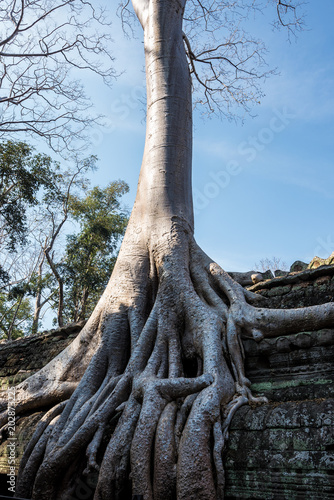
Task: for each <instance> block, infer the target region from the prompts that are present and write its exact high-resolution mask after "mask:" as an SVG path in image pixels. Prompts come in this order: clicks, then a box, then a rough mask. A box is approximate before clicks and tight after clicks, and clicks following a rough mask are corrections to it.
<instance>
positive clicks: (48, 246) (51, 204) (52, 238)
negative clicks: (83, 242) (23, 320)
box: [32, 155, 97, 333]
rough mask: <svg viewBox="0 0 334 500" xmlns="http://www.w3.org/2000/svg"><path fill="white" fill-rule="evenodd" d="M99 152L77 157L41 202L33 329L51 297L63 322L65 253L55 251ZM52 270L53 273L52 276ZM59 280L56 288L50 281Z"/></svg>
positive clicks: (58, 316) (58, 317)
mask: <svg viewBox="0 0 334 500" xmlns="http://www.w3.org/2000/svg"><path fill="white" fill-rule="evenodd" d="M96 161H97V158H96V156H93V155H92V156H90V157H88V158H85V159H84V160H79V159H76V163H75V166H74V167H71V168H68V169H67V170H65V171H63V172H59V173H58V174H57V176H56V178H55V180H54V182H53V184H52V189H47V190H46V191H45V193H44V196H43V198H42V200H41V203H40V211H39V215H38V216H37V220H38V219H39V221H40V224H41V226H42V230H41V231H40V232H39V235H38V240H39V243H40V249H41V260H40V262H39V267H38V272H37V283H36V288H35V290H36V305H35V312H34V322H33V329H32V330H33V333H34V332H35V331H37V328H38V321H39V315H40V311H41V308H42V307H43V305H45V304H46V303H47V302H49V301H50V299H53V301H54V300H55V297H56V303H57V323H58V325H59V326H63V325H64V318H63V308H64V276H63V272H62V261H63V253H62V252H60V254H59V252H57V251H56V248H55V247H56V246H57V245H56V244H57V242H58V241H59V239H60V238H61V236H62V232H63V230H64V227H65V225H66V223H67V221H68V220H69V218H70V217H71V210H70V203H71V200H72V197H73V194H74V193H75V191H76V190H79V191H84V190H86V188H87V179H86V177H85V174H86V173H87V172H88V171H89V170H95V168H96ZM44 263H47V264H48V267H49V270H48V271H47V272H46V273H45V272H44V274H43V265H44ZM50 271H51V273H52V277H51V276H50ZM52 278H53V279H52ZM52 283H56V289H57V291H56V289H55V288H54V287H53V286H50V284H52ZM46 286H48V288H50V293H49V294H48V295H47V296H46V297H44V298H43V299H42V291H43V289H44V288H45V287H46Z"/></svg>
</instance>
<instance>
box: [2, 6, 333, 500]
mask: <svg viewBox="0 0 334 500" xmlns="http://www.w3.org/2000/svg"><path fill="white" fill-rule="evenodd" d="M132 3H133V7H134V12H135V14H136V16H137V17H138V19H139V21H140V23H141V26H142V28H143V35H144V50H145V57H146V79H147V132H146V142H145V150H144V156H143V162H142V167H141V172H140V176H139V182H138V191H137V196H136V201H135V204H134V208H133V211H132V213H131V216H130V220H129V224H128V226H127V230H126V233H125V236H124V239H123V243H122V246H121V249H120V252H119V255H118V259H117V262H116V264H115V267H114V271H113V274H112V276H111V279H110V281H109V283H108V285H107V288H106V290H105V291H104V293H103V294H102V297H101V299H100V300H99V302H98V304H97V306H96V308H95V310H94V312H93V314H92V315H91V317H90V319H89V320H88V322H87V323H86V325H85V327H84V328H83V330H82V331H81V333H80V334H79V336H78V337H77V338H76V339H75V340H74V341H73V342H72V344H71V345H70V346H69V347H68V348H67V349H65V350H64V351H63V352H62V353H61V354H59V355H58V356H57V357H56V358H55V359H54V360H52V361H51V362H50V363H49V364H48V365H47V366H46V367H44V368H43V369H42V370H40V371H39V372H38V373H37V374H35V375H33V376H32V377H30V378H29V379H27V380H26V381H24V382H23V383H22V384H21V385H20V386H18V388H17V391H16V397H17V399H16V403H17V406H16V411H17V412H18V413H20V412H24V411H25V410H27V411H28V410H31V409H33V408H36V407H38V406H44V407H45V406H46V405H49V406H50V410H49V412H48V413H47V414H46V415H45V416H44V417H43V422H41V424H40V426H39V427H38V429H37V430H36V433H35V435H34V437H33V438H32V441H31V442H30V444H29V446H28V447H27V450H26V453H25V456H24V457H23V459H22V462H21V466H20V472H19V480H18V485H17V489H16V494H17V495H21V496H26V497H29V498H30V497H31V496H32V498H33V499H37V498H38V499H39V500H46V499H47V500H49V499H50V498H54V499H56V498H64V497H66V496H67V495H68V496H71V495H72V494H74V491H75V487H76V484H75V481H76V480H79V479H80V480H81V478H82V477H83V476H85V475H88V476H90V478H91V479H92V477H96V476H97V486H96V490H95V497H94V498H95V500H102V499H110V498H115V499H120V498H131V496H132V495H142V496H143V497H144V499H145V500H149V499H152V498H154V499H174V498H177V499H178V500H181V499H184V500H189V499H198V498H200V499H202V500H212V499H214V498H223V496H224V469H223V461H222V451H223V448H224V443H225V441H226V439H227V438H228V427H229V423H230V421H231V418H232V416H233V414H234V412H235V411H236V409H237V408H239V407H240V406H241V405H242V404H246V403H248V402H252V403H261V402H262V403H265V402H266V400H264V399H261V398H256V397H254V396H253V395H252V393H251V391H250V381H249V380H248V379H247V378H246V376H245V371H244V359H243V350H242V344H241V337H242V336H243V337H248V338H252V339H255V340H261V339H263V338H266V337H274V336H277V335H282V334H283V335H287V334H289V333H292V332H294V331H296V330H297V331H300V330H301V329H304V328H307V329H316V328H321V327H325V326H328V325H332V324H333V321H334V304H333V303H328V304H324V305H321V306H313V307H309V308H300V309H292V310H286V309H285V310H276V309H268V308H261V307H257V306H256V304H258V300H259V298H258V296H257V295H254V294H252V293H251V292H249V291H247V290H245V289H243V288H242V287H241V286H240V285H239V284H238V283H237V282H236V281H234V280H232V278H231V277H230V276H229V275H228V274H227V273H226V272H225V271H224V270H223V269H221V268H220V267H219V266H218V265H217V264H216V263H215V262H213V261H212V260H211V259H210V258H209V257H208V256H207V255H206V254H205V253H204V252H203V250H202V249H201V248H199V246H198V245H197V244H196V242H195V239H194V224H193V207H192V193H191V163H192V157H191V155H192V99H191V94H192V80H191V78H192V77H193V78H195V79H197V75H198V76H199V80H198V81H199V83H200V80H201V81H203V78H201V76H200V75H199V73H198V71H197V69H196V64H197V63H200V64H202V65H203V67H205V68H208V71H209V75H211V76H208V77H207V79H206V80H204V82H203V83H204V85H202V87H203V89H204V100H208V99H209V105H210V102H214V101H215V100H216V99H218V97H219V98H221V99H222V102H223V101H224V98H228V97H231V98H232V100H234V101H236V102H237V103H239V104H241V105H242V106H245V105H247V102H249V99H251V98H252V95H254V87H253V84H254V83H256V81H257V78H256V75H257V76H261V75H262V73H261V72H260V73H256V75H255V76H254V75H253V69H252V68H254V69H256V68H257V63H256V62H255V64H254V65H253V61H252V56H253V55H254V57H255V61H256V60H257V58H258V51H257V50H255V51H254V50H253V49H252V47H253V41H252V39H251V38H250V37H241V38H240V40H238V39H234V38H233V33H234V31H235V30H237V32H239V33H240V28H239V26H240V23H241V21H242V20H243V19H244V18H245V16H246V17H247V15H248V13H249V9H254V8H255V9H256V8H257V7H259V3H257V2H254V1H253V0H252V1H250V2H246V1H244V2H234V1H226V2H225V1H218V2H209V1H206V2H198V1H197V0H188V1H186V0H182V1H179V0H133V2H132ZM270 4H271V5H275V7H276V8H277V9H278V14H279V21H280V22H281V23H282V24H287V25H288V26H290V21H289V20H286V19H287V18H286V17H284V18H283V14H284V16H286V15H289V14H290V13H291V14H292V16H295V7H294V6H293V5H292V3H291V2H286V3H283V2H281V1H279V0H278V1H275V2H274V1H273V2H270ZM243 8H245V9H246V10H243ZM123 12H124V11H123ZM183 21H185V23H184V25H185V26H186V24H187V23H188V22H189V25H190V26H191V25H192V26H194V29H196V30H197V33H201V31H200V29H201V28H202V30H205V34H204V35H203V36H202V35H201V36H200V38H198V39H197V40H198V41H197V43H198V47H197V48H195V47H194V43H195V38H192V37H191V33H190V34H189V30H188V33H184V31H183ZM191 23H192V24H191ZM219 27H220V29H219ZM224 35H225V36H224ZM185 36H186V38H185ZM209 39H211V42H212V45H211V49H210V48H209V47H208V46H207V45H206V41H207V40H209ZM201 40H203V41H204V46H202V48H200V46H199V44H200V43H201ZM217 40H218V45H217ZM239 47H240V48H242V47H243V48H244V49H245V50H246V49H247V47H249V48H250V52H249V53H248V56H246V57H245V55H244V51H243V50H241V52H240V51H239V50H237V49H239ZM220 50H222V51H223V52H221V51H220ZM187 57H188V59H187ZM199 59H202V61H201V60H199ZM230 67H232V68H233V72H231V71H229V68H230ZM237 69H238V71H236V70H237ZM241 69H242V71H241ZM236 77H238V82H237V79H236ZM239 84H240V85H241V84H242V87H239ZM218 104H219V103H218ZM6 403H7V402H6V401H4V402H3V408H4V409H5V408H6ZM3 422H4V423H5V422H6V413H5V411H4V413H3ZM199 457H200V459H199ZM130 477H131V481H130V480H129V478H130Z"/></svg>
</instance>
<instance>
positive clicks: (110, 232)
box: [62, 181, 129, 322]
mask: <svg viewBox="0 0 334 500" xmlns="http://www.w3.org/2000/svg"><path fill="white" fill-rule="evenodd" d="M128 190H129V187H128V185H127V184H126V183H125V182H124V181H116V182H112V183H110V184H109V185H108V186H107V187H106V188H99V187H94V188H93V189H92V190H90V191H89V192H88V193H87V196H86V197H85V198H83V199H80V198H78V197H72V198H71V200H70V204H69V210H70V213H71V216H72V217H73V219H74V220H76V221H77V222H78V223H79V224H80V231H79V232H78V233H77V234H72V235H68V236H67V240H68V241H67V245H66V250H65V256H64V259H63V264H62V273H63V276H64V282H65V300H64V304H65V310H64V314H65V317H66V320H67V321H68V322H71V321H80V320H84V319H86V318H87V315H90V314H91V313H92V311H93V309H94V307H95V305H96V302H97V300H98V298H99V297H100V295H101V293H102V292H103V290H104V288H105V287H106V285H107V283H108V281H109V278H110V275H111V273H112V270H113V267H114V265H115V261H116V250H117V247H118V243H119V241H120V238H121V237H122V236H123V234H124V231H125V227H126V224H127V222H128V218H127V214H126V212H125V211H123V210H122V209H121V206H120V197H121V196H122V195H123V194H124V193H126V192H128Z"/></svg>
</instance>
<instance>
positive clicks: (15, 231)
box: [0, 141, 54, 281]
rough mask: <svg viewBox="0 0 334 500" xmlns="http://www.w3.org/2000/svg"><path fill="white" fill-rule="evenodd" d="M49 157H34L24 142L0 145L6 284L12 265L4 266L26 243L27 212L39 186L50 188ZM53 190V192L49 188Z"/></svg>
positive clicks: (1, 253) (0, 266)
mask: <svg viewBox="0 0 334 500" xmlns="http://www.w3.org/2000/svg"><path fill="white" fill-rule="evenodd" d="M51 165H52V161H51V158H50V157H49V156H47V155H44V154H34V150H33V148H31V147H30V146H28V145H27V144H26V143H23V142H12V141H7V142H3V143H0V258H1V260H0V278H2V281H5V280H6V281H8V280H9V278H10V276H9V275H10V272H11V268H12V266H13V264H14V262H13V261H12V262H10V263H7V267H6V264H5V261H6V254H8V252H9V253H11V254H13V253H14V252H15V251H17V250H18V249H19V247H22V246H24V245H25V244H26V243H27V234H28V217H27V213H28V209H29V208H31V207H33V206H36V205H37V204H38V192H39V190H40V188H41V187H44V188H45V189H47V188H50V187H51V186H52V183H53V179H54V171H53V169H52V168H51ZM51 190H52V189H51Z"/></svg>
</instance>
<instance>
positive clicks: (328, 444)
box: [225, 266, 334, 500]
mask: <svg viewBox="0 0 334 500" xmlns="http://www.w3.org/2000/svg"><path fill="white" fill-rule="evenodd" d="M250 289H251V290H252V291H255V292H256V293H259V294H261V295H262V296H263V297H266V300H264V301H263V304H261V305H262V306H263V307H275V308H290V307H301V306H304V305H305V306H306V305H307V306H309V305H314V304H320V303H325V302H329V301H333V300H334V267H333V266H330V267H329V266H324V267H321V268H320V267H319V268H317V269H311V270H307V271H304V272H303V273H300V274H292V275H289V276H286V277H284V278H275V279H273V280H269V281H266V282H263V283H258V284H256V285H254V286H252V287H250ZM244 348H245V354H246V374H247V376H248V377H249V379H250V380H251V381H252V386H251V389H252V391H253V392H254V393H255V394H258V395H264V396H266V397H267V398H268V399H269V404H265V405H261V406H259V407H250V406H244V407H242V408H240V409H239V410H238V412H237V413H236V415H235V416H234V418H233V421H232V425H231V428H230V438H229V442H228V447H227V449H226V451H225V469H226V486H227V489H226V500H234V499H263V500H270V499H273V500H305V499H312V500H313V499H319V500H320V499H321V500H329V499H334V325H333V329H323V330H319V331H313V332H296V333H294V334H292V335H289V336H286V337H277V338H272V339H264V340H262V341H261V342H259V343H256V342H254V341H253V340H245V341H244Z"/></svg>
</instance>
